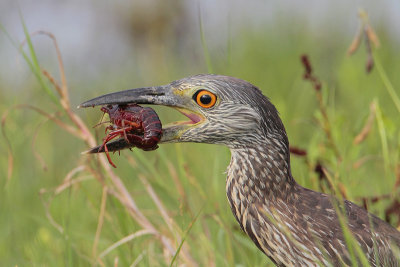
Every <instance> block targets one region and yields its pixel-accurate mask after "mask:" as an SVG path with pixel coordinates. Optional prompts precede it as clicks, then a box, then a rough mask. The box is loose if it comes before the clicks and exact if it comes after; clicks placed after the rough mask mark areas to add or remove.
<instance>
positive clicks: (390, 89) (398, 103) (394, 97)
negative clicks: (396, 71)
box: [374, 56, 400, 112]
mask: <svg viewBox="0 0 400 267" xmlns="http://www.w3.org/2000/svg"><path fill="white" fill-rule="evenodd" d="M374 60H375V65H376V69H377V70H378V73H379V76H380V77H381V79H382V82H383V84H384V85H385V88H386V90H387V92H388V93H389V95H390V97H391V98H392V100H393V102H394V104H395V106H396V108H397V110H398V111H399V112H400V98H399V96H398V95H397V94H396V91H395V90H394V87H393V85H392V83H391V82H390V80H389V78H388V76H387V74H386V72H385V70H384V69H383V67H382V65H381V63H380V61H379V59H378V58H377V57H376V56H374Z"/></svg>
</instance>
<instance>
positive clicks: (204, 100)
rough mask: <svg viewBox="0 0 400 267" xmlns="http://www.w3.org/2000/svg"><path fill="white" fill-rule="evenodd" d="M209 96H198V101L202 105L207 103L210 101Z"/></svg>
mask: <svg viewBox="0 0 400 267" xmlns="http://www.w3.org/2000/svg"><path fill="white" fill-rule="evenodd" d="M211 100H212V99H211V96H210V95H202V96H200V102H201V103H202V104H204V105H208V104H210V103H211Z"/></svg>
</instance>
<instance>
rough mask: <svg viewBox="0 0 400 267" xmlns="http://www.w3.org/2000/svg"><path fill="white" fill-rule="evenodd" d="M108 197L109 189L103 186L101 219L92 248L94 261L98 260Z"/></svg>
mask: <svg viewBox="0 0 400 267" xmlns="http://www.w3.org/2000/svg"><path fill="white" fill-rule="evenodd" d="M107 195H108V192H107V187H106V186H103V192H102V194H101V204H100V213H99V219H98V222H97V229H96V235H95V237H94V241H93V247H92V257H93V258H94V259H95V258H96V254H97V246H98V244H99V240H100V234H101V229H103V224H104V214H105V212H106V203H107Z"/></svg>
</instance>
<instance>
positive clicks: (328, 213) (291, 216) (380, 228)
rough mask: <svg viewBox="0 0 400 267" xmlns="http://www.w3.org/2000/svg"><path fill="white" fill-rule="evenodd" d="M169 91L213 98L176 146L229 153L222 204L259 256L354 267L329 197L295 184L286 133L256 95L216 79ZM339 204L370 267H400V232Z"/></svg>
mask: <svg viewBox="0 0 400 267" xmlns="http://www.w3.org/2000/svg"><path fill="white" fill-rule="evenodd" d="M172 86H174V87H175V88H185V87H186V86H200V87H203V88H205V89H207V90H210V91H212V92H214V93H215V94H216V95H217V97H218V98H219V104H218V105H216V106H215V107H213V108H210V109H207V110H204V111H203V115H204V116H205V117H206V118H207V121H208V123H206V124H204V125H202V126H199V127H195V128H192V129H191V130H189V131H187V132H186V133H184V135H183V136H182V137H181V140H180V141H187V142H202V143H212V144H224V145H227V146H228V147H229V148H230V149H231V162H230V165H229V167H228V171H227V173H228V177H227V183H226V191H227V196H228V200H229V203H230V206H231V209H232V212H233V214H234V215H235V217H236V219H237V221H238V222H239V224H240V226H241V227H242V229H243V230H244V231H245V232H246V233H247V234H248V235H249V236H250V238H251V239H252V240H253V241H254V243H255V244H256V245H257V246H258V248H260V249H261V250H262V251H263V252H264V253H265V254H266V255H267V256H268V257H270V258H271V259H272V261H273V262H274V263H275V264H276V265H278V266H350V265H352V264H353V265H357V263H354V262H353V263H352V262H351V256H350V254H349V250H348V248H347V245H346V241H345V239H344V237H343V229H342V227H341V225H340V222H339V219H338V216H337V214H336V210H335V208H342V207H341V206H340V204H339V202H338V201H337V200H335V199H334V198H333V197H331V196H328V195H325V194H322V193H318V192H314V191H312V190H309V189H306V188H303V187H301V186H300V185H298V184H297V183H296V182H295V180H294V179H293V177H292V174H291V170H290V153H289V142H288V139H287V135H286V132H285V128H284V126H283V124H282V121H281V120H280V118H279V115H278V112H277V110H276V108H275V107H274V106H273V104H272V103H271V102H270V101H269V100H268V98H266V97H265V96H264V95H263V94H262V93H261V91H260V90H259V89H258V88H256V87H255V86H253V85H252V84H250V83H248V82H245V81H242V80H239V79H236V78H232V77H227V76H220V75H197V76H193V77H189V78H185V79H182V80H179V81H176V82H173V83H172ZM332 203H335V204H334V205H333V204H332ZM343 204H344V210H345V212H344V213H345V217H346V218H347V220H348V224H347V226H348V228H349V230H350V232H351V233H352V234H353V236H354V237H355V239H356V240H357V242H358V244H359V245H360V247H361V249H362V251H363V252H364V253H365V255H366V257H367V259H368V261H369V263H370V265H371V266H400V263H399V257H400V255H398V254H397V255H395V254H396V253H398V251H399V250H398V247H399V246H400V232H398V231H397V230H396V229H394V228H393V227H391V226H390V225H389V224H387V223H386V222H384V221H382V220H380V219H379V218H377V217H376V216H374V215H372V214H369V213H368V212H367V211H365V210H364V209H362V208H360V207H358V206H357V205H355V204H353V203H351V202H349V201H344V203H343ZM370 222H372V225H370ZM395 247H396V248H395ZM396 249H397V250H396ZM396 251H397V252H396Z"/></svg>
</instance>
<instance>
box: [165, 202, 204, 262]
mask: <svg viewBox="0 0 400 267" xmlns="http://www.w3.org/2000/svg"><path fill="white" fill-rule="evenodd" d="M203 209H204V206H203V207H201V208H200V210H199V212H198V213H197V214H196V216H195V217H194V218H193V220H192V221H191V222H190V224H189V227H188V228H187V229H186V231H185V233H184V235H183V237H182V240H181V243H180V244H179V246H178V249H177V250H176V253H175V255H174V257H173V258H172V260H171V264H170V265H169V266H170V267H172V265H173V264H174V262H175V260H176V258H177V257H178V255H179V252H180V251H181V248H182V246H183V243H184V242H185V240H186V237H187V236H188V234H189V232H190V230H191V229H192V227H193V225H194V223H195V222H196V221H197V219H198V218H199V215H200V213H201V212H202V211H203Z"/></svg>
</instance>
